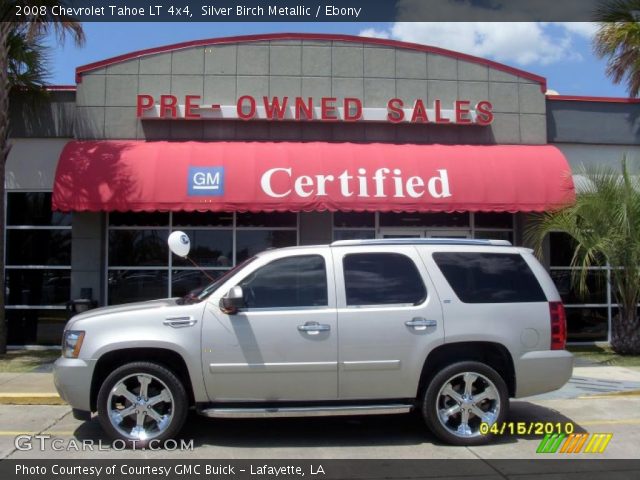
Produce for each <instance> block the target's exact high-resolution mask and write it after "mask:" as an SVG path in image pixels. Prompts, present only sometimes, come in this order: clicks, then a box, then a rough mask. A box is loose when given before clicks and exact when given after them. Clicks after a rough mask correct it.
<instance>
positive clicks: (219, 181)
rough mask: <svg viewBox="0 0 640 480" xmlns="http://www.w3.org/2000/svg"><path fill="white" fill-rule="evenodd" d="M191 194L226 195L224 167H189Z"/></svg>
mask: <svg viewBox="0 0 640 480" xmlns="http://www.w3.org/2000/svg"><path fill="white" fill-rule="evenodd" d="M189 195H203V196H208V197H210V196H221V195H224V167H189Z"/></svg>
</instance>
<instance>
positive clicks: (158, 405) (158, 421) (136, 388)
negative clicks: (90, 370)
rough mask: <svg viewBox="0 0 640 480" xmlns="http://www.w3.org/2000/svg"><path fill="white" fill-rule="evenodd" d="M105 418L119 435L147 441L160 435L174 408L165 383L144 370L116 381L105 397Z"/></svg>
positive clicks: (167, 423)
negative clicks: (106, 397) (107, 418)
mask: <svg viewBox="0 0 640 480" xmlns="http://www.w3.org/2000/svg"><path fill="white" fill-rule="evenodd" d="M107 411H108V416H109V421H110V422H111V425H112V426H113V428H115V429H116V430H117V431H118V433H120V434H121V435H122V436H123V437H125V438H128V439H131V440H149V439H152V438H155V437H158V436H160V435H162V434H163V433H164V432H165V431H166V430H167V428H169V425H170V424H171V420H172V418H173V415H174V411H175V402H174V399H173V395H172V394H171V391H170V390H169V388H168V387H167V385H166V384H165V383H164V382H163V381H162V380H160V379H159V378H158V377H156V376H154V375H151V374H148V373H137V374H133V375H128V376H126V377H124V378H123V379H122V380H120V381H118V382H117V383H116V384H115V385H114V386H113V388H112V389H111V391H110V392H109V397H108V399H107Z"/></svg>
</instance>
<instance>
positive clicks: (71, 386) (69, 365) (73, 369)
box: [53, 357, 95, 412]
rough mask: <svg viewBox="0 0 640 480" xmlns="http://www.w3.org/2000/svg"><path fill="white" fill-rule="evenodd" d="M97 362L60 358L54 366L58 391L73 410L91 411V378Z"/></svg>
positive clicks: (54, 377) (54, 379)
mask: <svg viewBox="0 0 640 480" xmlns="http://www.w3.org/2000/svg"><path fill="white" fill-rule="evenodd" d="M94 367H95V362H93V361H91V360H83V359H80V358H63V357H60V358H58V360H56V362H55V363H54V365H53V383H54V384H55V386H56V390H58V393H59V394H60V396H61V397H62V399H63V400H64V401H66V402H67V403H68V404H69V405H71V407H72V408H73V409H76V410H82V411H86V412H90V411H91V377H92V375H93V368H94Z"/></svg>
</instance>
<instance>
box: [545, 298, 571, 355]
mask: <svg viewBox="0 0 640 480" xmlns="http://www.w3.org/2000/svg"><path fill="white" fill-rule="evenodd" d="M549 313H550V314H551V350H564V347H565V345H566V343H567V315H566V314H565V311H564V305H562V302H549Z"/></svg>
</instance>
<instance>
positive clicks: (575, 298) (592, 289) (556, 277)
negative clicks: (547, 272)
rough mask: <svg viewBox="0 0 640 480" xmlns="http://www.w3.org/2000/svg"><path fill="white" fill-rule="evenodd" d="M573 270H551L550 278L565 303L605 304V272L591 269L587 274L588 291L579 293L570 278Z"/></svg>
mask: <svg viewBox="0 0 640 480" xmlns="http://www.w3.org/2000/svg"><path fill="white" fill-rule="evenodd" d="M573 274H574V270H572V269H566V270H556V269H554V270H552V271H551V278H552V279H553V282H554V283H555V284H556V288H557V289H558V292H559V293H560V296H561V297H562V302H563V303H565V304H606V303H607V272H606V271H602V270H600V271H597V270H596V271H593V272H590V273H589V274H587V289H588V292H587V293H586V294H584V295H581V294H580V292H579V290H578V288H576V286H575V282H574V281H573V279H572V275H573Z"/></svg>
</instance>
